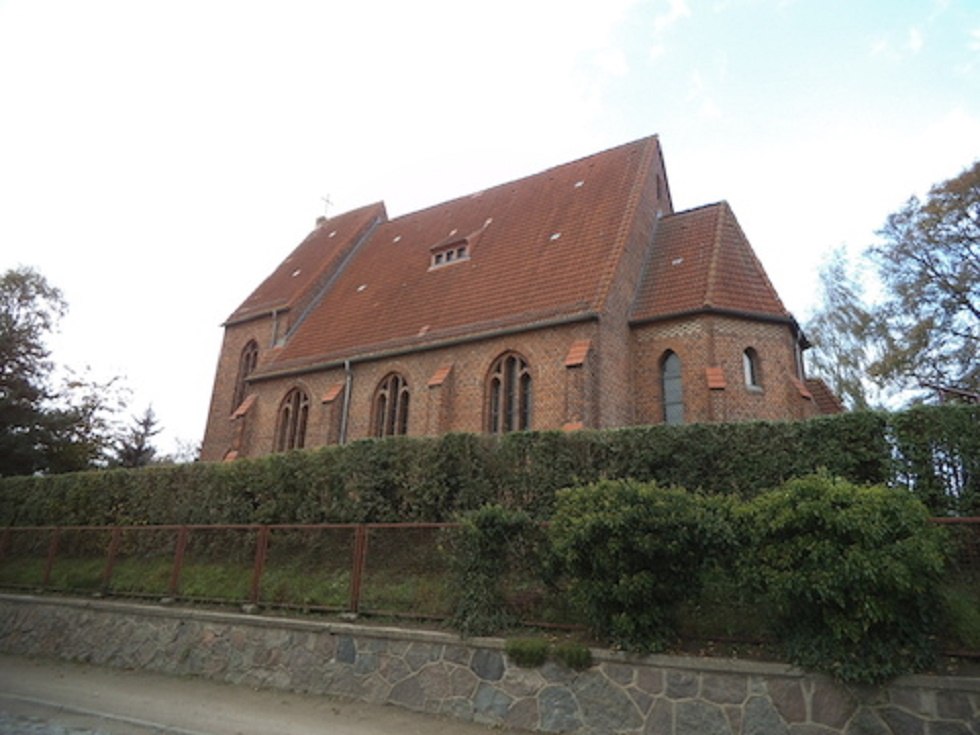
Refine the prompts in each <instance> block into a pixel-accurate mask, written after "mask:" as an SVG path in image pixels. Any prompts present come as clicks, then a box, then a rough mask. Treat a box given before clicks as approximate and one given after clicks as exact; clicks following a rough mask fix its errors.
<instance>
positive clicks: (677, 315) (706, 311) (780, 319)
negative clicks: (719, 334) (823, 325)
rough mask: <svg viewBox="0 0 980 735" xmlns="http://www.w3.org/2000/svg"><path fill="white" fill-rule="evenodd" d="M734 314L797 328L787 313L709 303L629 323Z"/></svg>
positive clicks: (631, 324)
mask: <svg viewBox="0 0 980 735" xmlns="http://www.w3.org/2000/svg"><path fill="white" fill-rule="evenodd" d="M704 315H711V316H734V317H738V318H740V319H752V320H754V321H759V322H770V323H773V324H788V325H789V326H791V327H793V328H795V329H796V330H797V331H798V330H799V325H798V324H797V322H796V319H794V318H793V317H792V316H790V315H789V314H768V313H765V312H756V311H741V310H740V309H725V308H719V307H717V306H711V305H710V304H705V305H704V306H699V307H696V308H694V309H685V310H684V311H674V312H671V313H669V314H655V315H653V316H645V317H641V318H639V319H630V321H629V325H630V326H631V327H638V326H642V325H644V324H652V323H654V322H666V321H670V320H671V319H685V318H687V317H692V316H704Z"/></svg>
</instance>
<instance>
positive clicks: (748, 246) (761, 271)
mask: <svg viewBox="0 0 980 735" xmlns="http://www.w3.org/2000/svg"><path fill="white" fill-rule="evenodd" d="M724 204H725V207H726V208H727V209H728V211H729V213H730V214H731V215H732V220H733V221H734V223H735V228H736V229H737V230H738V234H739V238H740V239H741V240H742V242H743V247H744V248H745V251H746V252H747V253H748V255H749V257H750V258H751V259H752V265H753V266H754V267H755V270H756V274H757V275H758V276H759V277H760V278H762V282H763V283H764V284H765V286H766V287H767V288H768V289H769V292H770V294H771V295H772V297H773V298H774V299H775V300H776V303H777V304H779V308H780V309H782V310H783V314H785V315H789V314H790V311H789V309H787V308H786V304H784V303H783V300H782V298H781V297H780V296H779V292H778V291H777V290H776V287H775V286H774V285H773V284H772V281H771V280H769V274H768V273H766V269H765V268H764V267H763V265H762V261H761V260H759V256H758V255H756V254H755V248H753V247H752V243H750V242H749V239H748V238H747V237H746V236H745V231H744V230H742V225H741V224H739V221H738V218H737V217H735V215H734V213H733V212H732V211H731V208H730V207H729V206H728V202H724Z"/></svg>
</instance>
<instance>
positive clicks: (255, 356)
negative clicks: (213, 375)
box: [231, 339, 259, 413]
mask: <svg viewBox="0 0 980 735" xmlns="http://www.w3.org/2000/svg"><path fill="white" fill-rule="evenodd" d="M258 364H259V346H258V344H257V343H256V342H255V340H254V339H252V340H249V341H248V344H246V345H245V347H243V348H242V354H241V356H240V357H239V358H238V376H237V377H236V378H235V394H234V395H233V396H232V401H231V411H232V413H234V412H235V409H237V408H238V407H239V406H241V405H242V401H244V400H245V389H246V387H247V381H248V376H249V375H251V374H252V373H253V372H255V367H256V365H258Z"/></svg>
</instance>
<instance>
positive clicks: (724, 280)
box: [632, 202, 791, 321]
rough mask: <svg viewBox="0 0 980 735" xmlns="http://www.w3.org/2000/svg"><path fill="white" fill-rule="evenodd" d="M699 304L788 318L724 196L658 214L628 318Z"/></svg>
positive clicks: (687, 309)
mask: <svg viewBox="0 0 980 735" xmlns="http://www.w3.org/2000/svg"><path fill="white" fill-rule="evenodd" d="M703 310H718V311H732V312H738V313H742V314H751V315H759V316H764V317H776V318H780V319H787V320H788V319H790V318H791V317H790V314H789V312H788V311H787V310H786V307H785V306H783V303H782V301H780V299H779V296H778V295H777V294H776V289H774V288H773V286H772V284H771V283H770V282H769V278H768V277H767V276H766V273H765V271H764V270H763V268H762V265H761V264H760V263H759V261H758V259H757V258H756V257H755V253H754V252H753V251H752V246H751V245H749V241H748V240H747V239H746V237H745V235H744V234H743V233H742V228H741V227H739V225H738V222H737V221H736V219H735V215H734V214H733V213H732V210H731V208H730V207H729V206H728V203H727V202H719V203H718V204H711V205H707V206H704V207H699V208H697V209H691V210H688V211H686V212H681V213H679V214H673V215H669V216H666V217H664V218H662V219H661V220H660V222H659V224H658V227H657V232H656V235H655V237H654V244H653V248H652V253H651V256H650V262H649V264H648V265H647V270H646V273H645V274H644V279H643V283H642V284H641V286H640V290H639V292H638V294H637V298H636V301H635V303H634V305H633V314H632V319H633V321H648V320H654V319H662V318H667V317H671V316H674V315H679V314H687V313H691V312H695V311H703Z"/></svg>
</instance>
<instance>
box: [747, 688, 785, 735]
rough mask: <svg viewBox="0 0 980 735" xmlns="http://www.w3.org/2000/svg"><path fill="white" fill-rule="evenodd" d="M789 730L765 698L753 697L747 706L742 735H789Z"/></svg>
mask: <svg viewBox="0 0 980 735" xmlns="http://www.w3.org/2000/svg"><path fill="white" fill-rule="evenodd" d="M788 733H789V728H788V727H787V726H786V723H785V722H784V721H783V718H782V717H780V716H779V712H778V711H777V710H776V708H775V707H774V706H773V704H772V702H770V701H769V700H768V699H766V698H765V697H752V698H751V699H749V701H748V702H747V703H746V705H745V715H744V717H743V720H742V735H788Z"/></svg>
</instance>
